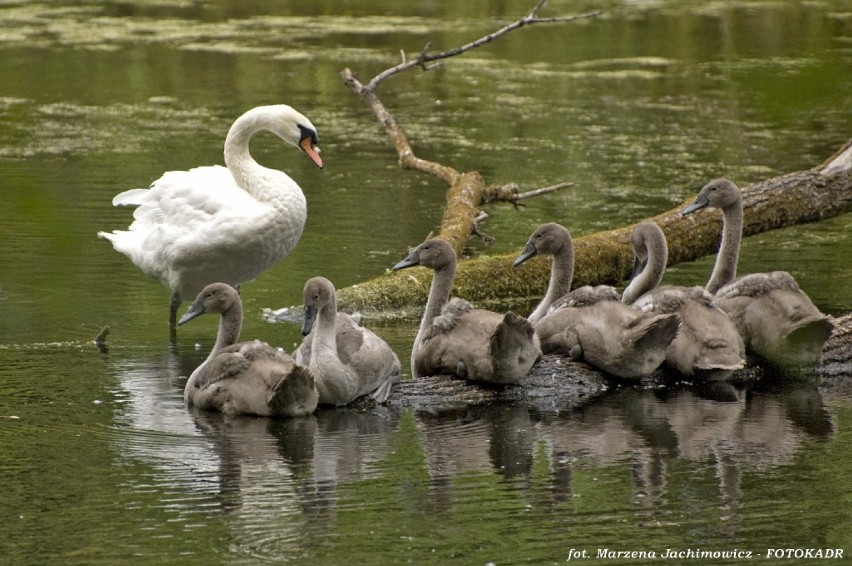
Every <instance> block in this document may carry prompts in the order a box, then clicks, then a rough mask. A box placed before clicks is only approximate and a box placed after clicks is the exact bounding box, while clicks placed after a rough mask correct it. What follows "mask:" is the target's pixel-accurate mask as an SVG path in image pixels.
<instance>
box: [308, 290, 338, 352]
mask: <svg viewBox="0 0 852 566" xmlns="http://www.w3.org/2000/svg"><path fill="white" fill-rule="evenodd" d="M316 325H317V327H316V335H315V336H314V351H315V353H314V354H313V355H314V356H317V355H319V354H320V352H321V351H323V350H331V351H332V352H334V355H335V356H337V297H336V296H335V294H333V293H332V295H331V299H330V300H329V301H328V304H326V305H325V306H324V307H323V308H321V309H320V311H319V312H318V313H317V322H316Z"/></svg>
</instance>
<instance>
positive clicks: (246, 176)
mask: <svg viewBox="0 0 852 566" xmlns="http://www.w3.org/2000/svg"><path fill="white" fill-rule="evenodd" d="M267 120H268V117H267V114H266V113H264V112H263V111H262V109H260V108H255V109H253V110H249V111H248V112H246V113H245V114H243V115H242V116H240V117H239V118H237V121H236V122H234V124H233V125H232V126H231V129H230V130H228V136H227V137H226V138H225V165H226V166H227V167H228V170H230V172H231V175H233V176H234V180H235V181H236V182H237V185H239V186H240V187H241V188H243V189H244V190H246V191H248V192H249V193H252V194H254V193H253V189H254V186H253V182H252V181H253V179H254V178H256V177H258V176H259V175H261V174H262V172H263V171H264V169H265V167H263V166H262V165H260V164H259V163H258V162H257V161H255V160H254V158H253V157H252V156H251V153H250V152H249V141H250V140H251V138H252V136H253V135H254V134H256V133H257V132H260V131H262V130H267V129H269V128H268V127H267V126H266V122H267Z"/></svg>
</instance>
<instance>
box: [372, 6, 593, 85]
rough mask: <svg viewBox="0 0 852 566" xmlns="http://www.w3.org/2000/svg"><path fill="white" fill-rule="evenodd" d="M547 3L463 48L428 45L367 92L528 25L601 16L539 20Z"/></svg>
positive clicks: (375, 81)
mask: <svg viewBox="0 0 852 566" xmlns="http://www.w3.org/2000/svg"><path fill="white" fill-rule="evenodd" d="M546 3H547V0H539V2H538V4H536V6H535V8H533V9H532V10H531V11H530V13H529V14H527V15H526V16H524V17H523V18H521V19H519V20H517V21H515V22H512V23H511V24H509V25H507V26H505V27H503V28H501V29H499V30H497V31H495V32H492V33H489V34H488V35H486V36H483V37H480V38H479V39H477V40H474V41H471V42H470V43H467V44H465V45H462V46H461V47H455V48H453V49H448V50H447V51H441V52H439V53H429V49H430V48H431V46H432V44H431V43H427V44H426V47H424V48H423V50H422V51H421V52H420V53H419V54H418V55H417V57H415V58H414V59H409V60H407V61H403V62H402V63H400V64H399V65H397V66H396V67H391V68H390V69H385V70H384V71H382V72H381V73H379V74H378V75H376V76H375V77H373V78H372V79H370V82H369V83H367V85H366V86H365V88H366V89H367V90H370V91H375V90H376V87H378V86H379V83H381V82H382V81H384V80H385V79H387V78H390V77H392V76H394V75H396V74H398V73H401V72H403V71H406V70H408V69H410V68H411V67H421V68H423V69H424V70H428V68H427V67H426V64H427V63H430V62H432V61H439V60H441V59H448V58H450V57H455V56H456V55H461V54H462V53H466V52H468V51H470V50H471V49H476V48H477V47H482V46H483V45H486V44H488V43H491V42H492V41H494V40H496V39H498V38H500V37H502V36H504V35H506V34H507V33H509V32H510V31H514V30H516V29H519V28H522V27H524V26H527V25H533V24H553V23H562V22H574V21H577V20H583V19H588V18H594V17H597V16H599V15H600V14H601V12H600V10H596V11H594V12H589V13H587V14H581V15H578V16H557V17H551V18H539V17H538V13H539V11H540V10H541V9H542V8H543V7H544V5H545V4H546Z"/></svg>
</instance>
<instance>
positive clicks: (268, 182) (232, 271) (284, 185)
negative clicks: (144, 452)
mask: <svg viewBox="0 0 852 566" xmlns="http://www.w3.org/2000/svg"><path fill="white" fill-rule="evenodd" d="M264 130H266V131H270V132H272V133H274V134H275V135H277V136H278V137H280V138H281V139H282V140H284V141H285V142H287V143H289V144H291V145H294V146H296V147H298V148H300V149H301V150H302V151H304V152H305V154H306V155H307V156H308V157H310V158H311V160H312V161H313V162H314V163H315V164H316V165H317V167H320V168H321V167H322V166H323V163H322V158H320V155H319V148H318V147H317V143H318V141H317V131H316V128H314V126H313V124H311V122H310V120H308V119H307V118H305V117H304V116H303V115H302V114H300V113H299V112H296V111H295V110H293V109H292V108H291V107H289V106H286V105H283V104H278V105H274V106H259V107H257V108H253V109H251V110H249V111H248V112H246V113H245V114H243V115H242V116H240V117H239V118H237V121H236V122H234V125H233V126H231V129H230V130H229V131H228V136H227V137H226V138H225V165H226V166H227V167H222V166H220V165H212V166H207V167H196V168H194V169H190V170H189V171H169V172H167V173H164V174H163V176H162V177H160V178H159V179H157V180H156V181H154V182H153V183H152V184H151V186H150V187H149V188H147V189H131V190H129V191H124V192H123V193H119V194H118V195H116V196H115V198H113V199H112V204H113V206H135V207H137V208H136V210H135V211H134V212H133V218H134V220H133V223H132V224H131V225H130V228H129V229H127V230H115V231H113V232H98V236H99V237H101V238H105V239H107V240H109V241H110V242H112V245H113V247H114V248H115V249H116V250H117V251H119V252H121V253H123V254H124V255H126V256H127V257H129V258H130V261H132V262H133V263H134V264H136V265H137V266H138V267H139V268H140V269H141V270H142V271H144V272H145V273H146V274H147V275H148V276H150V277H154V278H156V279H159V280H160V281H161V282H162V283H163V285H165V286H166V287H168V288H169V290H171V293H172V296H171V305H170V313H169V326H170V329H171V330H172V332H174V328H175V320H176V318H177V311H178V308H179V307H180V304H181V302H182V301H183V300H192V298H193V297H195V295H197V294H198V293H199V292H200V291H201V289H203V288H204V287H205V286H206V285H209V284H210V283H214V282H223V283H227V284H229V285H231V286H234V287H236V286H237V285H239V284H240V283H241V282H243V281H250V280H252V279H254V278H255V277H257V276H258V275H260V274H261V273H262V272H263V271H264V270H266V269H267V268H269V267H270V266H272V265H273V264H274V263H275V262H277V261H278V260H280V259H282V258H284V257H285V256H286V255H287V254H288V253H290V250H292V249H293V247H294V246H295V245H296V242H298V241H299V237H300V236H301V235H302V229H303V228H304V226H305V218H306V217H307V203H306V202H305V195H304V194H303V193H302V190H301V189H300V188H299V185H297V184H296V182H295V181H293V179H291V178H290V177H289V176H288V175H287V174H286V173H283V172H281V171H276V170H275V169H268V168H266V167H263V166H262V165H260V164H258V163H257V162H256V161H255V160H254V159H253V158H252V156H251V154H250V153H249V140H250V139H251V137H252V136H253V135H254V134H256V133H257V132H260V131H264Z"/></svg>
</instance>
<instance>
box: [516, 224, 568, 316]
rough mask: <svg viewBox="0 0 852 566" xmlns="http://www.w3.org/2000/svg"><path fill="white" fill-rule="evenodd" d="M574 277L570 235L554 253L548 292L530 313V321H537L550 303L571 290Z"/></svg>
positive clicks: (545, 312)
mask: <svg viewBox="0 0 852 566" xmlns="http://www.w3.org/2000/svg"><path fill="white" fill-rule="evenodd" d="M573 279H574V243H573V242H572V241H571V239H570V237H569V238H568V239H567V240H566V241H565V243H564V244H563V246H562V248H561V249H560V250H559V251H558V252H557V253H555V254H553V263H552V264H551V266H550V281H549V282H548V284H547V292H546V293H545V294H544V298H543V299H542V300H541V302H540V303H539V304H538V306H537V307H536V308H535V310H534V311H533V312H532V313H530V316H529V317H527V319H528V320H529V321H530V323H532V324H535V323H537V322H538V321H539V320H540V319H541V318H542V317H543V316H544V315H545V314H547V309H549V308H550V305H552V304H553V303H554V301H556V300H557V299H559V298H560V297H562V296H564V295H567V294H568V292H569V291H571V282H572V280H573Z"/></svg>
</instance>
